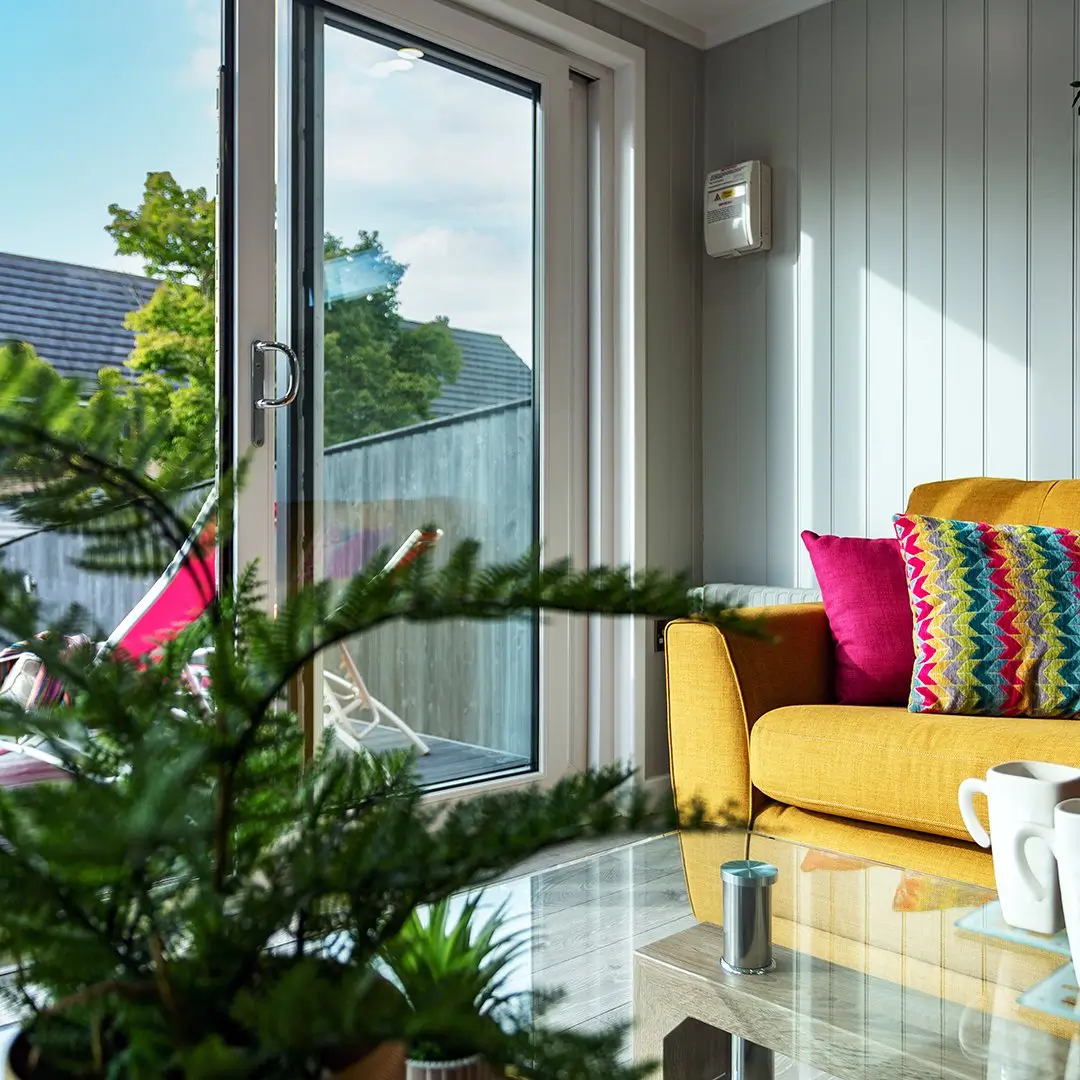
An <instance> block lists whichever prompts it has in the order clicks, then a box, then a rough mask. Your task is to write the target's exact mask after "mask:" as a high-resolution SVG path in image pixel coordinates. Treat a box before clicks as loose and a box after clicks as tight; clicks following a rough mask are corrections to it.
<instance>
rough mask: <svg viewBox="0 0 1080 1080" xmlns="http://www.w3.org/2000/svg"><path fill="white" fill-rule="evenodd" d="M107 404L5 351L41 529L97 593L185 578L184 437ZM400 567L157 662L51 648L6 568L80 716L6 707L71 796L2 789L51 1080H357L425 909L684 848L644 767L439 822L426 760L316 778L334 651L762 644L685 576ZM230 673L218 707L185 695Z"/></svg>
mask: <svg viewBox="0 0 1080 1080" xmlns="http://www.w3.org/2000/svg"><path fill="white" fill-rule="evenodd" d="M84 402H85V398H84V397H83V396H81V395H80V391H79V388H78V387H76V386H74V385H73V384H71V383H68V382H66V381H64V380H62V379H59V378H58V377H57V376H56V375H55V374H54V373H53V372H52V371H51V369H49V368H47V367H46V366H45V365H41V364H39V363H36V362H35V361H34V360H33V358H32V357H28V356H25V355H20V354H19V353H18V352H17V351H16V350H8V351H7V352H6V353H4V352H3V351H0V475H2V476H4V477H5V478H6V480H5V485H4V487H3V489H2V491H0V502H3V503H5V504H6V505H8V506H9V507H12V508H14V510H15V512H16V513H17V515H18V516H19V518H20V519H21V521H22V522H23V523H24V524H25V525H26V526H28V527H30V528H34V529H53V530H60V531H64V532H68V533H73V534H78V535H81V536H82V537H83V538H84V539H85V540H86V541H87V543H86V546H85V547H84V556H83V560H84V565H85V567H86V569H87V570H88V571H94V570H105V571H108V572H110V573H116V572H119V571H131V572H145V571H146V570H147V569H148V568H151V567H160V566H161V565H163V564H164V563H165V562H167V561H168V559H169V557H171V555H172V554H174V553H175V552H176V550H177V549H178V548H179V547H180V545H181V543H182V542H183V541H184V539H185V537H186V536H187V534H188V531H189V529H190V528H191V524H192V517H193V513H192V510H191V496H190V492H189V491H188V490H187V488H186V482H187V479H186V476H185V475H184V474H183V471H182V470H179V469H177V468H175V467H174V466H165V467H163V466H161V465H160V464H158V459H157V458H156V456H155V447H156V446H158V445H160V443H161V441H162V439H163V438H165V437H167V434H168V433H167V432H163V431H162V430H161V429H160V428H156V427H154V426H153V425H152V424H148V423H146V422H145V415H146V414H144V413H143V412H141V411H140V408H139V403H138V396H137V395H135V396H134V397H132V396H131V395H125V396H124V398H123V399H122V400H121V398H119V397H118V396H113V395H109V394H107V393H98V394H97V395H95V396H94V398H93V399H92V402H91V404H90V405H87V404H85V403H84ZM190 464H191V468H190V471H189V472H188V473H187V475H190V476H195V477H199V476H202V475H205V474H206V473H205V467H206V464H207V463H206V462H205V461H203V462H198V461H193V462H191V463H190ZM233 479H234V480H235V478H233ZM229 487H230V485H223V488H224V490H222V491H221V492H220V493H219V495H220V506H221V511H220V513H221V515H222V520H221V521H220V522H219V528H221V529H227V528H228V508H229V505H230V500H231V491H230V490H228V488H229ZM382 565H383V561H382V560H381V559H380V558H379V557H376V559H375V560H373V562H372V564H371V566H369V568H367V569H366V570H364V571H363V572H361V573H360V574H358V575H356V576H355V577H354V578H353V579H352V580H351V581H350V582H348V583H347V584H346V585H345V587H344V588H343V589H342V590H338V591H335V590H332V589H331V587H330V586H329V585H328V584H326V583H319V584H315V585H313V586H310V587H308V588H305V589H302V590H301V591H299V592H298V593H297V594H296V595H295V596H293V597H292V598H291V599H289V600H288V602H287V603H285V604H284V605H282V606H281V607H280V609H279V611H278V614H277V617H276V618H272V617H270V616H269V615H268V614H266V613H265V611H264V610H263V608H262V605H261V604H260V596H259V591H258V586H257V585H256V581H257V573H256V569H255V568H252V569H250V570H249V571H248V572H247V573H246V574H245V575H244V577H243V578H242V580H241V581H239V582H238V583H237V584H236V588H235V590H234V591H233V593H232V594H230V595H224V596H212V595H211V594H210V593H209V592H208V595H207V600H208V603H207V607H206V613H205V614H204V615H203V616H202V617H201V618H200V619H199V620H198V621H197V622H196V623H195V624H193V625H192V626H190V627H188V628H187V629H185V630H183V631H182V632H181V633H179V634H178V635H177V636H176V637H175V638H173V639H172V640H171V641H168V642H166V643H165V644H164V645H163V646H162V647H161V648H160V650H159V653H158V654H156V655H155V657H154V659H153V661H152V662H151V663H148V664H139V663H136V662H134V661H132V660H130V659H128V658H125V657H124V656H123V655H119V654H117V653H112V654H110V655H107V656H103V655H101V654H100V652H99V651H97V650H95V649H94V648H93V647H82V648H76V649H74V650H72V649H70V648H68V647H66V645H65V639H64V638H63V637H62V636H61V635H60V634H55V635H53V634H47V635H44V636H39V637H34V636H33V635H35V634H37V633H38V632H39V631H41V629H42V624H41V613H40V611H39V610H38V607H37V604H36V603H35V601H34V599H33V597H30V596H27V595H26V593H25V592H24V590H23V588H22V582H21V577H20V575H19V574H18V573H17V572H16V571H15V570H14V569H0V634H2V635H3V637H4V638H5V639H6V640H11V641H15V640H22V639H27V640H28V641H29V644H28V645H27V648H28V649H30V650H32V651H35V652H37V653H38V655H39V656H40V657H41V658H42V660H43V661H44V663H45V665H46V666H47V668H48V669H49V671H50V672H51V673H52V674H53V675H56V676H58V677H59V678H61V679H62V681H63V683H64V686H65V687H66V689H67V691H68V693H69V696H70V701H69V703H67V704H65V705H63V706H61V707H52V708H24V707H22V706H20V705H18V704H17V703H14V702H12V701H2V702H0V734H3V735H6V736H9V737H22V736H30V737H34V738H36V739H39V740H43V741H44V742H45V744H46V745H48V746H50V747H51V748H52V749H53V750H54V752H55V753H56V754H57V755H58V756H59V757H60V759H61V760H62V761H63V764H64V767H65V768H66V770H67V771H68V773H69V774H70V780H69V781H64V782H57V783H49V784H41V785H38V786H35V787H29V788H19V789H13V790H0V836H2V838H3V839H2V841H0V958H4V959H6V960H8V961H10V964H11V965H12V967H13V969H14V974H13V975H12V976H11V977H10V979H9V980H8V982H7V984H6V989H5V993H6V996H7V998H8V999H9V1003H14V1004H15V1005H16V1006H17V1007H18V1009H19V1010H20V1015H21V1016H22V1018H23V1021H24V1029H25V1037H24V1039H23V1040H21V1043H22V1050H23V1057H22V1058H21V1060H20V1061H19V1062H18V1063H17V1064H19V1067H20V1068H21V1070H22V1072H23V1074H24V1075H25V1076H26V1077H27V1080H32V1078H39V1080H53V1078H57V1080H66V1078H75V1077H110V1078H111V1077H135V1078H151V1077H153V1078H159V1077H200V1078H204V1077H205V1078H215V1077H230V1078H234V1077H237V1078H240V1077H260V1078H275V1080H276V1078H280V1080H296V1078H307V1077H309V1078H313V1080H314V1078H321V1077H325V1076H328V1075H332V1074H333V1073H334V1072H335V1071H337V1070H340V1069H342V1068H344V1067H345V1066H347V1065H349V1064H350V1063H351V1062H353V1061H355V1060H357V1059H358V1058H360V1057H362V1056H363V1054H364V1052H365V1051H366V1050H368V1049H370V1048H372V1047H374V1046H377V1045H378V1044H380V1043H382V1042H385V1041H390V1040H396V1039H400V1038H401V1037H402V1036H403V1032H404V1028H405V1027H406V1026H407V1024H410V1023H411V1024H414V1025H415V1024H416V1022H417V1021H416V1016H415V1010H413V1012H412V1013H410V1011H409V1002H408V1001H407V1000H406V998H405V995H404V994H403V993H402V991H401V989H400V988H399V987H398V986H396V985H395V984H394V982H393V980H391V979H388V978H386V977H385V976H384V971H385V958H386V957H387V956H391V955H393V956H396V957H398V959H399V961H400V946H401V942H402V940H404V939H403V938H402V936H401V935H402V931H403V930H406V931H407V930H408V928H409V927H414V928H415V922H414V920H415V916H416V912H417V911H418V910H419V909H422V908H424V907H425V906H427V905H432V904H434V905H438V904H439V903H440V902H442V901H444V900H445V899H446V898H448V897H450V896H452V895H454V894H455V893H458V892H460V891H462V890H465V889H469V890H473V889H476V888H477V887H480V886H483V885H484V884H485V883H488V882H490V881H492V880H493V879H494V878H495V877H497V876H498V875H500V874H502V873H504V872H505V871H507V870H509V869H510V868H512V867H513V866H514V865H515V864H516V863H518V862H519V861H520V860H522V859H523V858H525V857H527V856H530V855H532V854H534V853H536V852H538V851H540V850H542V849H544V848H546V847H548V846H550V845H553V844H558V843H560V842H563V841H567V840H570V839H576V838H580V837H582V836H588V835H599V834H606V833H613V832H616V831H619V830H628V829H629V830H637V829H642V828H647V827H648V828H656V827H658V826H661V825H671V824H674V819H673V816H672V812H671V811H670V810H668V809H666V808H664V807H657V806H653V805H650V804H649V803H648V802H647V800H646V799H645V798H644V797H643V796H642V795H641V794H640V792H637V791H635V790H634V789H633V788H632V785H631V786H630V787H629V789H628V785H627V780H628V779H629V777H628V773H627V771H626V770H623V769H620V768H609V769H601V770H598V771H593V772H588V773H585V774H582V775H578V776H573V777H570V778H568V779H564V780H561V781H559V782H558V783H556V784H555V785H554V786H553V787H551V788H550V789H548V790H542V789H539V788H525V789H521V790H516V791H513V792H507V793H503V794H499V795H489V796H484V797H478V798H475V799H472V800H469V801H463V802H460V803H457V804H455V805H453V806H451V807H449V808H446V807H445V806H444V807H442V808H434V807H432V806H430V805H429V804H427V803H425V802H424V801H423V799H422V793H421V791H420V789H419V788H418V786H417V783H416V778H415V775H414V771H413V763H412V761H411V759H410V758H409V757H408V756H407V755H384V756H378V757H375V756H372V755H369V754H342V753H335V752H334V751H333V749H332V748H331V747H329V746H323V747H322V748H320V749H319V750H318V752H317V753H316V754H315V755H314V756H313V757H312V758H311V759H306V758H305V755H304V753H303V745H302V736H301V730H300V725H299V722H298V719H297V717H296V715H295V714H293V713H291V712H290V711H289V709H288V707H287V704H286V697H287V691H288V689H289V687H290V684H291V683H292V682H293V680H294V679H295V678H296V677H297V676H298V675H299V673H300V672H301V671H302V670H303V668H304V667H305V665H307V664H309V663H310V662H311V660H312V658H313V657H315V656H316V655H317V653H318V652H319V651H320V650H322V649H325V648H327V647H328V646H331V645H334V644H335V643H337V642H339V641H343V640H345V639H346V638H350V637H353V636H354V635H356V634H358V633H362V632H363V631H365V630H368V629H370V628H372V627H375V626H378V625H380V624H382V623H384V622H386V621H388V620H391V619H414V620H434V619H444V618H452V619H461V618H467V619H504V618H509V617H512V616H516V615H522V614H526V613H531V612H534V611H537V610H553V611H565V612H579V613H584V612H595V613H604V614H611V615H615V614H639V615H646V614H648V615H652V616H667V617H675V616H684V615H694V614H697V615H698V616H699V617H703V618H709V619H712V620H714V621H717V622H720V623H723V624H725V625H728V626H731V627H734V628H737V629H746V627H745V626H744V625H743V624H741V623H740V622H739V619H738V616H737V613H734V612H731V611H727V610H722V609H714V610H709V611H706V612H695V604H694V602H693V601H692V600H691V599H690V597H689V595H688V590H687V584H688V583H687V581H686V580H685V579H684V578H682V577H671V576H667V575H664V574H659V573H652V572H648V573H634V574H631V573H630V572H629V571H628V570H618V569H607V568H595V569H588V570H584V571H575V570H573V569H572V568H571V567H570V566H569V565H568V564H566V563H563V562H559V563H555V564H553V565H541V560H540V558H539V555H538V553H533V554H531V555H529V556H528V557H525V558H522V559H521V560H519V561H517V562H515V563H512V564H509V565H504V566H485V565H483V564H482V563H481V561H480V554H479V550H478V547H477V545H476V544H475V543H472V542H468V541H466V542H464V543H462V544H460V545H458V546H457V547H456V548H455V549H454V550H453V551H452V553H451V554H450V557H449V559H448V560H447V561H446V563H445V565H442V566H441V567H438V568H436V567H435V566H434V565H432V562H431V559H430V558H429V557H423V558H420V559H418V560H417V561H416V562H414V563H412V564H410V565H407V566H403V567H401V568H400V569H399V570H397V571H395V572H393V573H384V572H383V571H382V570H381V567H382ZM205 587H206V588H207V589H208V590H209V589H210V588H211V583H210V582H206V583H205ZM78 618H79V615H78V613H72V614H71V616H70V617H69V619H70V620H72V621H77V620H78ZM56 629H57V630H64V629H70V626H58V627H57V628H56ZM207 646H209V647H210V652H209V656H208V659H207V660H206V664H207V667H208V672H209V685H210V691H209V694H208V695H205V696H204V695H201V694H199V693H197V692H196V691H195V690H194V689H193V688H192V686H191V685H190V683H189V681H188V680H187V679H186V678H185V670H186V668H187V666H188V665H189V663H190V662H191V661H192V658H193V656H194V654H195V652H196V650H199V649H203V648H205V647H207ZM436 910H438V908H436ZM406 938H407V934H406ZM395 950H397V951H396V952H395ZM400 962H404V961H400ZM534 1011H535V1010H534ZM407 1016H411V1019H408V1020H407V1019H406V1017H407ZM440 1019H441V1021H445V1017H442V1018H440ZM472 1019H473V1018H471V1017H463V1018H462V1025H461V1029H462V1030H463V1031H467V1030H469V1029H470V1023H471V1021H472ZM476 1030H477V1031H480V1030H481V1027H480V1026H476ZM483 1030H484V1031H486V1032H487V1035H486V1036H485V1037H484V1040H483V1045H482V1046H478V1047H477V1049H478V1050H481V1051H482V1052H483V1053H484V1054H485V1056H486V1057H487V1058H488V1060H489V1061H490V1062H491V1063H492V1064H493V1065H495V1066H498V1067H504V1066H505V1067H513V1068H514V1069H516V1070H517V1072H518V1074H519V1075H523V1076H537V1077H560V1078H566V1080H578V1078H580V1080H585V1078H586V1077H587V1078H588V1080H602V1078H605V1077H612V1078H615V1077H631V1076H634V1075H637V1073H636V1072H635V1070H634V1069H632V1068H628V1067H624V1066H620V1065H618V1064H617V1050H618V1044H619V1033H618V1032H604V1033H600V1034H580V1033H575V1032H567V1031H560V1030H557V1029H549V1028H548V1027H546V1026H545V1025H544V1022H543V1020H542V1017H541V1018H540V1019H539V1020H538V1019H537V1018H536V1017H535V1016H534V1017H532V1018H530V1019H529V1020H528V1021H526V1020H524V1019H523V1020H521V1021H520V1022H515V1021H514V1020H513V1018H512V1017H511V1018H509V1019H507V1020H506V1021H505V1023H503V1024H502V1025H500V1026H497V1027H496V1028H495V1029H492V1028H491V1027H490V1026H486V1027H483Z"/></svg>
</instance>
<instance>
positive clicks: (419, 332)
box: [323, 230, 461, 446]
mask: <svg viewBox="0 0 1080 1080" xmlns="http://www.w3.org/2000/svg"><path fill="white" fill-rule="evenodd" d="M323 251H324V254H325V257H326V259H327V260H331V259H343V258H352V259H357V258H358V257H359V258H360V259H362V260H363V262H364V265H365V266H366V267H367V268H368V271H367V273H368V276H369V278H371V279H372V280H373V281H375V282H377V287H376V288H375V289H374V290H373V291H372V292H370V293H366V294H364V295H361V296H358V297H356V298H352V299H346V300H330V301H329V302H328V304H327V308H326V315H325V337H324V341H325V346H324V348H325V352H324V357H325V366H326V378H325V383H324V388H323V394H324V401H325V417H326V423H325V429H324V437H325V440H326V445H327V446H332V445H334V444H335V443H340V442H345V441H346V440H347V439H355V438H359V437H361V436H363V435H376V434H378V433H379V432H380V431H392V430H393V429H394V428H399V427H403V426H404V425H406V424H410V423H415V422H416V421H418V420H426V419H428V418H429V417H430V416H431V403H432V402H433V401H434V400H435V399H436V398H437V397H438V396H439V394H440V393H441V392H442V385H443V383H448V382H455V381H456V380H457V377H458V375H459V373H460V372H461V352H460V350H459V349H458V347H457V345H455V344H454V339H453V338H452V337H451V335H450V329H449V327H448V325H447V320H446V319H436V320H435V321H434V322H430V323H425V324H423V325H421V326H417V327H415V328H414V329H404V328H403V327H402V320H401V316H400V315H399V314H398V287H399V285H400V284H401V279H402V277H403V276H404V274H405V270H406V267H405V266H404V264H402V263H399V262H397V260H395V259H394V258H392V257H391V256H390V255H389V254H388V253H387V251H386V249H385V248H384V247H383V246H382V244H381V243H380V242H379V234H378V233H377V232H365V231H363V230H362V231H361V232H360V233H358V234H357V242H356V243H355V244H353V245H351V246H346V245H345V244H343V243H342V241H341V240H339V239H338V238H337V237H336V236H331V235H329V234H327V236H326V237H325V239H324V243H323Z"/></svg>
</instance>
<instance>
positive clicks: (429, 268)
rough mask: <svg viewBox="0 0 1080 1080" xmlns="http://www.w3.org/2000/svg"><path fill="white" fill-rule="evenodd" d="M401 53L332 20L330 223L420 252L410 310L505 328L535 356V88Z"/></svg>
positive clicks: (403, 254)
mask: <svg viewBox="0 0 1080 1080" xmlns="http://www.w3.org/2000/svg"><path fill="white" fill-rule="evenodd" d="M402 63H403V62H402V61H401V60H400V58H398V57H397V56H396V54H395V51H394V50H393V49H391V48H388V47H387V46H384V45H379V44H376V43H374V42H371V41H367V40H365V39H364V38H361V37H357V36H355V35H351V34H347V33H345V32H344V31H339V30H328V32H327V38H326V73H327V74H326V90H325V102H326V128H325V141H324V142H325V163H324V177H325V193H326V194H325V217H326V227H327V229H328V230H329V231H331V232H334V233H336V234H339V235H344V236H346V237H349V236H352V235H354V234H355V232H356V230H357V229H360V228H365V229H377V230H378V231H379V233H380V236H381V237H382V239H383V242H384V243H385V244H386V246H387V248H388V250H389V251H390V253H391V255H393V257H394V258H396V259H398V260H400V261H401V262H404V263H406V264H408V267H409V268H408V270H407V272H406V274H405V277H404V279H403V281H402V284H401V289H400V297H401V312H402V314H403V315H404V316H406V317H407V318H411V319H424V320H426V319H430V318H433V317H434V316H436V315H446V316H448V317H449V319H450V321H451V323H452V324H453V325H455V326H460V327H463V328H466V329H470V330H480V331H484V332H487V333H495V334H500V335H501V336H502V337H504V338H505V339H506V341H507V343H508V344H509V345H510V346H511V347H512V348H513V349H514V351H515V352H517V353H518V355H520V356H521V357H522V359H523V360H525V361H526V363H529V364H531V363H532V282H531V275H532V251H531V246H532V245H531V230H532V212H533V207H532V201H533V104H532V101H531V100H530V99H528V98H525V97H522V96H521V95H519V94H514V93H511V92H509V91H507V90H505V89H503V88H500V87H496V86H492V85H490V84H488V83H484V82H480V81H479V80H477V79H473V78H470V77H468V76H466V75H463V74H461V73H460V72H454V71H451V70H448V69H447V68H444V67H440V66H437V65H435V64H432V63H425V62H422V61H421V62H418V63H416V64H415V65H412V66H411V68H410V70H405V69H404V68H403V67H401V66H400V65H401V64H402ZM388 75H392V76H393V77H392V78H388V77H387V76H388Z"/></svg>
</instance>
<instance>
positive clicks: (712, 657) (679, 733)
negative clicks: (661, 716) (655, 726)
mask: <svg viewBox="0 0 1080 1080" xmlns="http://www.w3.org/2000/svg"><path fill="white" fill-rule="evenodd" d="M744 614H745V615H746V616H747V617H748V618H760V619H761V622H762V624H763V626H764V629H765V630H766V631H767V633H769V634H770V635H772V637H773V639H774V640H771V641H770V640H764V639H760V638H752V637H747V636H745V635H742V634H735V633H732V632H730V631H722V630H720V629H718V628H717V627H715V626H713V625H711V624H709V623H705V622H700V621H697V620H693V619H678V620H676V621H675V622H672V623H670V624H669V625H668V627H667V630H666V631H665V635H664V642H665V644H664V656H665V662H666V668H667V698H668V740H669V746H670V750H671V785H672V789H673V791H674V793H675V803H676V805H677V807H678V808H679V810H680V812H687V811H689V810H690V808H691V807H692V805H693V802H694V800H695V799H697V798H700V799H702V800H703V801H704V803H705V805H706V807H707V820H709V821H711V822H716V823H723V822H724V821H725V820H730V818H731V817H732V816H734V817H735V818H736V819H737V820H739V821H750V820H752V818H753V817H754V816H755V815H756V814H757V812H758V810H759V809H760V808H761V804H762V802H763V800H764V796H762V795H760V794H759V793H758V792H756V791H755V790H754V789H753V787H752V785H751V783H750V731H751V729H752V728H753V726H754V724H755V723H756V722H757V720H758V718H759V717H761V716H763V715H764V714H765V713H767V712H769V711H771V710H772V709H778V708H781V707H782V706H784V705H815V704H826V703H827V702H829V701H830V700H831V699H832V692H833V690H832V642H831V638H830V635H829V624H828V622H827V620H826V618H825V609H824V608H823V607H822V605H821V604H790V605H785V606H782V607H768V608H756V609H753V608H748V609H746V611H745V612H744Z"/></svg>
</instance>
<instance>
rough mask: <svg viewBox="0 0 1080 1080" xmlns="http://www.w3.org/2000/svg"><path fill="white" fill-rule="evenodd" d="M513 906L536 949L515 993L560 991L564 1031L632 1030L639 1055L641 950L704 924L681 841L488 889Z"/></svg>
mask: <svg viewBox="0 0 1080 1080" xmlns="http://www.w3.org/2000/svg"><path fill="white" fill-rule="evenodd" d="M487 896H488V897H489V898H490V899H491V900H492V902H493V903H505V904H506V906H507V911H508V912H510V913H512V915H513V916H515V917H516V918H515V922H514V923H513V924H512V925H514V926H516V928H518V929H520V930H522V931H523V933H526V934H527V935H528V936H527V938H526V940H527V941H528V943H529V947H528V949H527V950H526V953H525V955H524V957H523V959H522V961H521V966H520V968H519V971H518V978H517V980H516V982H515V984H514V988H515V989H522V990H528V989H532V990H560V991H562V993H563V995H564V996H563V999H562V1000H561V1001H560V1002H559V1003H558V1004H557V1005H556V1006H555V1007H554V1008H553V1009H552V1010H551V1012H550V1013H548V1020H549V1021H550V1022H551V1023H556V1024H558V1025H560V1026H566V1027H573V1028H584V1029H589V1028H593V1029H595V1028H597V1027H601V1026H606V1025H611V1024H623V1025H627V1031H626V1033H625V1035H624V1044H623V1052H624V1057H625V1059H626V1060H627V1061H628V1060H629V1059H630V1052H631V1033H630V1028H629V1025H630V1023H631V1021H632V1014H631V1002H632V1000H633V958H634V950H635V949H638V948H640V947H641V946H642V945H645V944H647V943H649V942H651V941H656V940H658V939H660V938H664V937H667V936H668V935H670V934H674V933H676V932H677V931H679V930H683V929H686V928H687V927H689V926H693V925H695V923H696V920H695V919H694V917H693V915H692V914H691V912H690V901H689V899H688V897H687V894H686V882H685V879H684V877H683V870H682V859H681V856H680V853H679V842H678V839H677V838H676V837H674V836H666V837H660V838H655V839H651V840H645V841H640V842H637V843H634V844H629V845H624V846H621V847H618V848H616V849H614V850H609V851H606V852H603V853H601V854H599V855H591V856H589V857H586V858H582V859H578V860H575V861H573V862H570V863H568V864H566V865H563V866H556V867H553V868H550V869H546V870H540V871H539V872H536V873H532V874H529V875H528V876H526V877H521V878H516V879H510V880H508V881H503V882H500V883H498V884H497V885H493V886H491V887H490V888H489V889H488V890H487Z"/></svg>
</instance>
